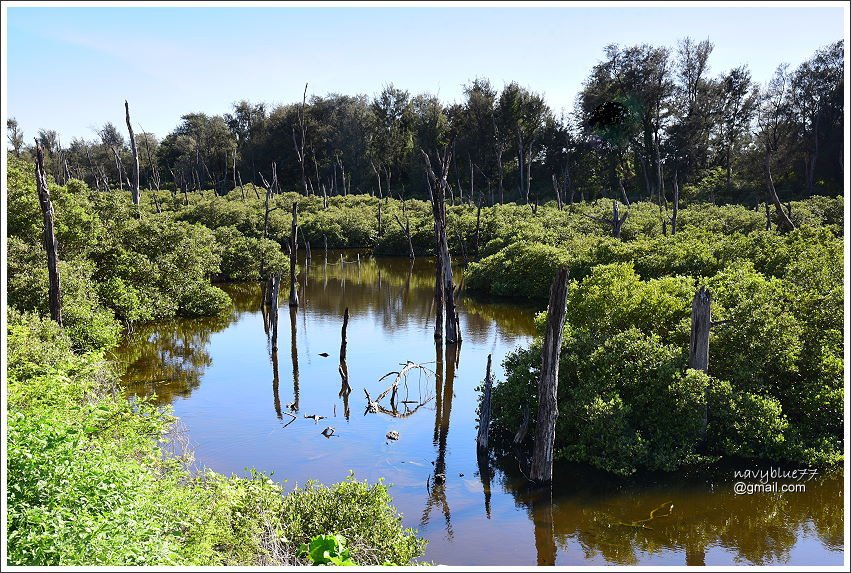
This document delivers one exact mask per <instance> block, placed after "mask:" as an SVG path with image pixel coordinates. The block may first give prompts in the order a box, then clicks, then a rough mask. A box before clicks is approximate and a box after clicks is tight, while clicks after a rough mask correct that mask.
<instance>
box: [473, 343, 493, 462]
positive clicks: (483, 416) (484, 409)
mask: <svg viewBox="0 0 851 573" xmlns="http://www.w3.org/2000/svg"><path fill="white" fill-rule="evenodd" d="M492 386H493V379H492V378H491V355H490V354H488V365H487V368H486V369H485V387H484V391H483V393H482V405H481V407H480V408H479V435H478V438H477V439H476V445H477V446H478V448H479V449H480V450H487V449H488V426H490V421H491V387H492Z"/></svg>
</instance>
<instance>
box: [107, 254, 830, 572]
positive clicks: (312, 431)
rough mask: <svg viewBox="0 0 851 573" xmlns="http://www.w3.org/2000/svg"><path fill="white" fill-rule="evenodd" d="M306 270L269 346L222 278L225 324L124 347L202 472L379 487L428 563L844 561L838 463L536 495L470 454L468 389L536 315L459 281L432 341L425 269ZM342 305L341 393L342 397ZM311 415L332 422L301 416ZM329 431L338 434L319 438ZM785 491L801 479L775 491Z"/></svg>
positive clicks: (691, 474) (187, 325)
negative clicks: (777, 475)
mask: <svg viewBox="0 0 851 573" xmlns="http://www.w3.org/2000/svg"><path fill="white" fill-rule="evenodd" d="M301 262H302V263H303V262H304V261H301ZM300 269H302V272H301V273H300V274H299V277H298V280H299V284H300V294H299V296H300V303H301V304H300V306H299V307H298V308H297V309H289V308H288V306H287V294H288V288H282V289H281V296H280V314H279V335H278V346H279V348H278V351H277V353H271V352H270V344H269V340H268V338H267V334H266V330H265V329H264V325H265V322H264V315H263V313H261V310H260V306H261V305H260V301H261V288H260V285H259V284H226V285H220V286H222V288H224V289H225V290H226V291H227V292H228V293H229V294H230V295H231V298H232V299H233V301H234V309H233V312H232V313H231V314H230V315H228V316H225V317H219V318H214V319H196V320H177V321H172V322H167V323H157V324H154V325H146V326H144V327H141V328H137V329H136V330H135V331H134V332H132V333H130V334H128V335H127V336H126V337H125V340H124V342H123V344H122V346H121V347H120V348H119V349H118V351H117V354H116V359H117V360H118V361H120V362H123V363H124V364H126V367H127V369H126V373H125V375H124V378H123V380H124V384H125V386H126V387H127V391H128V392H129V393H130V394H136V395H151V394H156V398H155V399H156V401H157V402H158V403H160V404H163V405H166V404H170V405H171V406H173V408H174V412H175V414H176V415H177V416H178V417H179V418H180V420H181V422H182V425H183V427H184V429H185V431H186V433H187V435H188V439H189V443H190V445H191V447H192V448H193V450H194V452H195V459H196V462H197V463H198V464H199V465H203V466H206V467H208V468H210V469H213V470H215V471H218V472H221V473H224V474H231V473H236V474H242V475H245V474H247V473H248V472H247V468H256V469H257V470H259V471H262V472H266V473H272V474H273V478H274V479H276V480H279V481H283V480H286V484H285V487H286V488H291V487H294V486H296V485H300V484H304V483H305V482H306V481H308V480H318V481H320V482H323V483H332V482H337V481H340V480H343V479H345V478H346V477H347V476H348V475H349V473H350V472H354V475H355V477H356V478H357V479H360V480H363V479H368V480H369V481H370V482H374V481H377V480H378V479H380V478H384V480H385V483H387V484H391V485H392V487H390V494H391V495H392V497H393V500H394V504H395V505H396V507H397V509H398V510H399V511H400V512H401V513H402V514H403V523H404V525H406V526H408V527H413V528H415V529H417V530H418V532H419V535H420V536H422V537H424V538H426V539H427V540H428V542H429V543H428V547H427V550H426V554H425V556H424V558H423V559H425V560H428V561H433V562H436V563H441V564H456V565H489V564H500V565H534V564H539V565H549V564H558V565H605V564H620V565H686V564H688V565H704V564H705V565H737V564H742V565H748V564H756V565H772V564H777V565H842V560H843V480H842V473H841V471H836V472H833V473H829V474H824V473H821V474H819V475H817V476H816V477H815V478H813V479H809V480H808V481H805V483H803V485H804V486H805V491H796V492H786V493H773V492H754V493H752V494H749V495H748V494H742V495H739V494H736V493H735V492H734V484H735V482H737V481H741V480H739V479H738V478H735V477H734V476H733V472H734V470H737V469H748V467H753V468H755V469H760V470H768V469H769V468H770V466H768V465H767V464H757V463H752V464H749V465H748V466H741V465H740V466H736V467H729V466H723V467H713V468H712V469H710V470H707V469H700V470H698V469H693V470H690V471H686V470H683V471H681V472H676V473H671V474H653V475H651V476H643V477H641V478H631V479H625V478H618V477H615V476H612V475H609V474H606V473H603V472H600V471H596V470H592V469H590V468H587V467H582V466H576V465H571V464H558V463H557V464H556V466H555V468H554V482H553V486H552V490H551V491H550V490H549V489H547V490H545V491H541V490H540V489H534V488H531V487H529V484H528V482H527V480H526V478H525V477H524V476H523V474H522V472H521V471H520V469H519V467H518V465H519V464H518V462H517V460H516V458H514V456H512V455H500V456H496V457H494V456H492V457H491V459H490V460H480V459H478V457H477V455H476V441H475V439H476V431H477V422H476V421H477V415H476V408H477V405H478V397H479V393H478V392H477V390H476V387H477V386H478V385H479V384H480V383H481V382H482V380H483V379H484V375H485V365H486V362H487V356H488V354H492V355H493V364H494V367H495V379H496V380H497V381H499V380H500V379H503V378H504V375H505V374H504V371H503V369H502V366H501V364H502V361H503V359H504V358H505V356H506V355H507V354H508V353H509V352H511V350H512V349H514V348H516V347H518V346H525V345H528V344H529V343H530V342H531V341H532V338H533V336H534V334H535V328H534V324H533V319H534V315H535V313H536V312H537V311H538V310H541V309H540V308H536V307H535V306H533V305H529V304H523V303H517V302H507V301H491V300H487V301H485V300H480V299H478V298H473V297H471V296H469V295H466V294H464V292H463V289H462V291H461V294H460V295H459V299H458V301H459V303H458V306H459V310H458V312H459V320H460V325H461V332H462V336H463V342H462V343H461V344H460V345H459V346H455V345H444V346H442V347H441V346H437V345H436V344H435V342H434V339H433V327H434V324H433V320H434V313H433V309H432V306H431V305H432V300H433V293H434V263H433V260H431V259H417V260H416V261H415V262H414V263H413V264H411V262H410V261H409V260H408V259H399V258H372V257H370V256H369V255H366V254H363V253H361V254H360V255H358V254H356V253H355V252H353V251H350V252H344V253H340V252H339V251H337V252H329V255H328V260H327V262H326V261H325V257H324V256H323V254H322V253H319V254H318V256H314V258H313V260H312V262H311V263H310V264H309V265H308V266H307V267H306V272H305V267H304V266H301V267H300ZM456 272H457V275H456V283H459V282H460V283H462V284H463V276H462V271H461V269H458V270H457V271H456ZM284 282H285V283H287V281H284ZM284 286H285V287H288V284H285V285H284ZM544 304H545V303H544ZM346 307H348V309H349V314H350V318H349V324H348V345H347V357H346V365H347V368H348V374H349V383H350V386H351V390H352V391H351V394H350V395H348V396H343V397H341V396H340V395H339V394H340V389H341V381H340V373H339V371H338V367H339V355H340V335H341V327H342V323H343V313H344V309H345V308H346ZM325 354H327V356H325ZM408 360H410V361H413V362H416V363H419V364H422V365H423V366H424V367H425V368H426V369H427V371H423V370H415V371H412V372H411V373H410V374H409V375H408V377H407V384H403V385H402V386H401V387H400V390H399V398H398V400H397V402H398V404H397V406H398V409H397V411H396V415H393V413H392V412H390V413H388V412H377V413H366V414H365V411H366V406H367V400H366V397H365V395H364V389H367V390H368V391H369V393H370V395H371V396H372V397H375V396H376V395H377V394H379V393H381V391H382V390H384V389H385V388H387V387H388V385H389V382H390V381H391V380H392V378H393V377H392V376H391V377H390V378H387V379H384V380H381V381H379V379H380V378H381V377H382V376H384V375H385V374H387V373H388V372H390V371H398V370H400V368H401V365H400V364H404V363H405V362H406V361H408ZM384 403H385V405H387V401H386V400H385V402H384ZM313 414H316V415H319V416H325V417H326V418H325V419H322V420H318V422H317V421H314V420H313V419H310V418H306V417H305V416H310V415H313ZM293 416H295V417H293ZM328 426H332V427H333V428H334V430H335V431H334V435H333V436H331V437H330V438H325V437H324V436H323V435H322V431H323V430H324V429H325V428H326V427H328ZM391 431H396V432H398V440H393V439H388V438H387V437H386V436H387V434H388V432H391ZM436 474H443V475H445V481H444V482H443V483H438V482H439V481H440V480H435V477H434V476H435V475H436ZM745 481H747V482H749V483H759V478H751V479H749V480H745ZM787 483H798V482H797V481H796V480H786V481H783V480H781V484H780V487H783V484H787ZM670 504H673V509H671V508H670V507H669V505H670ZM660 507H662V508H663V509H662V511H657V512H656V513H655V514H654V517H653V519H652V520H650V521H643V522H642V520H647V519H648V518H649V517H650V514H651V512H652V511H653V510H654V509H656V508H660ZM642 525H643V526H642Z"/></svg>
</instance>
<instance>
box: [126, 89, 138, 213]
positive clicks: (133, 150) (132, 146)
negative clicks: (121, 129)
mask: <svg viewBox="0 0 851 573" xmlns="http://www.w3.org/2000/svg"><path fill="white" fill-rule="evenodd" d="M124 113H125V119H126V120H127V131H129V132H130V152H131V153H132V154H133V186H132V187H131V189H130V191H131V193H132V194H133V204H134V205H136V207H137V208H138V207H139V199H140V197H139V154H138V153H137V150H136V138H135V137H133V126H132V125H130V105H129V104H128V103H127V100H124Z"/></svg>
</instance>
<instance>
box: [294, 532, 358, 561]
mask: <svg viewBox="0 0 851 573" xmlns="http://www.w3.org/2000/svg"><path fill="white" fill-rule="evenodd" d="M298 552H299V556H301V557H307V558H308V559H310V561H311V563H313V564H314V565H346V566H352V565H356V563H354V562H353V561H352V560H351V554H350V553H349V550H348V549H346V538H345V537H343V536H342V535H317V536H316V537H314V538H312V539H311V540H310V545H307V544H306V543H302V544H301V545H299V548H298Z"/></svg>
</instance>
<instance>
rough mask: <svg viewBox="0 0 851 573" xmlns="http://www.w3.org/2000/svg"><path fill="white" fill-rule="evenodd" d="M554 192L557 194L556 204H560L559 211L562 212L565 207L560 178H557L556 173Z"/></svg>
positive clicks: (554, 176)
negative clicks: (559, 182) (559, 184)
mask: <svg viewBox="0 0 851 573" xmlns="http://www.w3.org/2000/svg"><path fill="white" fill-rule="evenodd" d="M553 191H554V192H555V194H556V203H557V204H558V210H559V211H561V209H562V207H563V205H562V202H561V189H559V186H558V178H557V177H556V174H555V173H553Z"/></svg>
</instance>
